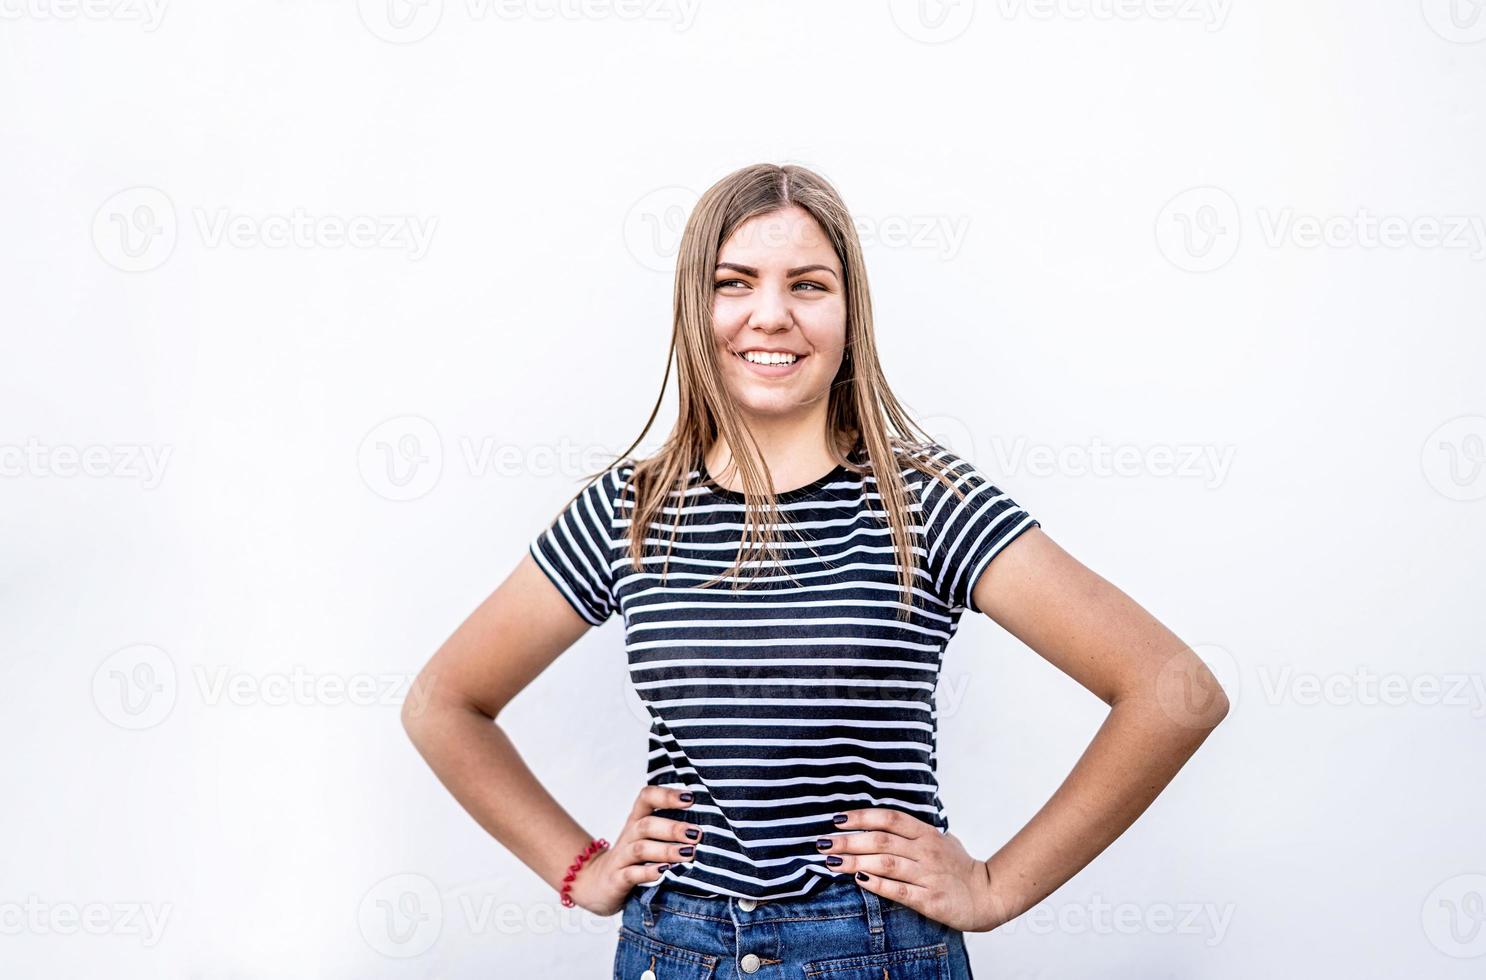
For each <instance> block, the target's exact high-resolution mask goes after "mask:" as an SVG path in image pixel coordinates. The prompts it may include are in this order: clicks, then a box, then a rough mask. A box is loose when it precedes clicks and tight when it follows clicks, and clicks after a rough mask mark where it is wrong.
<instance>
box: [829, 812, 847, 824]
mask: <svg viewBox="0 0 1486 980" xmlns="http://www.w3.org/2000/svg"><path fill="white" fill-rule="evenodd" d="M845 822H846V814H844V813H838V814H836V815H835V816H834V817H832V818H831V823H845Z"/></svg>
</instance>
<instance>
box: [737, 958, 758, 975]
mask: <svg viewBox="0 0 1486 980" xmlns="http://www.w3.org/2000/svg"><path fill="white" fill-rule="evenodd" d="M738 965H739V966H741V967H742V968H743V972H744V973H757V972H758V968H759V958H758V957H757V956H755V955H753V954H752V953H749V954H748V955H747V956H745V957H743V962H741V963H739V964H738Z"/></svg>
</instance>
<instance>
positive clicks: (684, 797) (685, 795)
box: [681, 793, 691, 803]
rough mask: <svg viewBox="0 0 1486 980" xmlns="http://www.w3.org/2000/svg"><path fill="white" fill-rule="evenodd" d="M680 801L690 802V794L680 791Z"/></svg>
mask: <svg viewBox="0 0 1486 980" xmlns="http://www.w3.org/2000/svg"><path fill="white" fill-rule="evenodd" d="M681 802H682V803H690V802H691V794H690V793H682V794H681Z"/></svg>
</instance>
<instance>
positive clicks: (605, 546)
mask: <svg viewBox="0 0 1486 980" xmlns="http://www.w3.org/2000/svg"><path fill="white" fill-rule="evenodd" d="M616 477H617V470H616V469H610V470H609V471H608V472H606V473H604V474H603V475H601V476H600V477H599V478H598V479H596V480H594V481H593V482H592V483H590V484H589V485H588V486H586V487H584V488H583V490H582V492H580V493H579V494H578V495H577V496H576V497H574V498H573V500H572V501H571V502H570V503H569V504H568V505H567V506H566V507H564V508H563V509H562V512H561V513H559V514H558V515H557V517H556V518H554V519H553V521H552V523H551V524H550V525H548V526H547V528H546V530H544V531H542V532H541V533H540V534H538V535H537V536H536V537H535V538H533V539H532V541H531V545H530V547H529V550H530V551H531V556H532V558H533V559H535V560H536V563H537V565H538V566H539V567H540V568H541V569H542V571H543V572H545V573H547V577H548V578H549V579H551V580H552V584H553V585H555V586H557V591H559V592H561V593H562V594H563V597H564V598H565V599H567V600H568V603H569V605H571V606H572V607H573V609H574V610H576V611H577V613H578V615H580V616H582V617H583V618H584V619H585V620H587V621H588V622H589V623H590V624H592V625H594V626H598V625H600V624H601V623H603V622H604V620H606V619H608V618H609V616H610V615H611V614H612V613H613V612H614V609H615V607H616V605H617V603H616V602H615V600H614V591H613V588H614V579H613V571H612V568H611V567H610V553H611V549H612V548H613V547H614V541H613V537H612V531H613V527H614V489H615V487H616V486H617V479H616Z"/></svg>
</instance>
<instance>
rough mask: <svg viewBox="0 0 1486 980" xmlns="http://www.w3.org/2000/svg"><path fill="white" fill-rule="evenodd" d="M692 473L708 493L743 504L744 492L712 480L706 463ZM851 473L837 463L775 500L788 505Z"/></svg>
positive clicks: (843, 464)
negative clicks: (827, 471)
mask: <svg viewBox="0 0 1486 980" xmlns="http://www.w3.org/2000/svg"><path fill="white" fill-rule="evenodd" d="M692 473H693V474H696V475H697V478H698V483H699V484H700V485H701V486H704V487H706V488H707V492H708V493H711V494H713V495H715V496H718V497H721V498H723V499H724V500H731V501H734V502H735V503H740V504H741V503H743V491H741V490H729V489H727V488H726V487H723V486H720V485H719V484H718V483H717V481H715V480H713V479H712V475H711V474H710V473H708V472H707V466H706V463H705V462H702V463H698V464H697V466H696V468H695V469H693V470H692ZM850 473H851V469H850V467H848V466H847V465H846V464H845V463H837V464H836V465H835V466H834V467H832V468H831V471H830V472H829V473H826V474H825V475H824V476H819V477H816V478H815V479H814V480H811V481H810V482H809V483H806V484H804V485H803V486H798V487H795V488H794V489H793V490H785V491H784V492H782V493H777V494H775V495H774V498H775V499H776V500H777V501H778V502H779V503H788V502H789V501H792V500H799V499H801V498H803V497H808V496H810V495H811V494H814V493H816V492H818V491H820V490H821V489H823V488H824V487H825V486H826V485H827V484H829V483H832V482H834V481H835V480H839V479H841V478H842V477H843V476H847V475H849V474H850Z"/></svg>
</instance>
